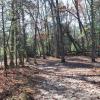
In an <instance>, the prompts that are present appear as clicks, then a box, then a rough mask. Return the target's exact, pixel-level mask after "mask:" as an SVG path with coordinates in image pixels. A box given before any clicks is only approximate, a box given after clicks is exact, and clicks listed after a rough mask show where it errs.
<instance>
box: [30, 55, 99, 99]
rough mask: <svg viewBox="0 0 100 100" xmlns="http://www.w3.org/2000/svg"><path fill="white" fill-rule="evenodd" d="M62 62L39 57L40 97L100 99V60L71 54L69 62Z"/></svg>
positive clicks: (38, 97) (38, 96)
mask: <svg viewBox="0 0 100 100" xmlns="http://www.w3.org/2000/svg"><path fill="white" fill-rule="evenodd" d="M32 62H33V61H30V63H31V64H32ZM59 62H60V60H59V59H56V58H52V57H49V58H47V59H45V60H43V59H41V60H40V59H38V66H36V68H38V69H39V70H40V73H39V74H38V77H42V79H41V78H40V79H38V77H37V80H38V81H39V82H37V85H36V86H37V88H38V89H39V91H40V94H38V95H37V96H36V97H35V99H36V100H100V67H99V66H97V65H99V63H91V62H90V60H89V58H86V57H82V56H81V57H80V56H77V57H69V58H68V59H66V63H65V64H61V63H59ZM94 65H96V67H95V69H94Z"/></svg>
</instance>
